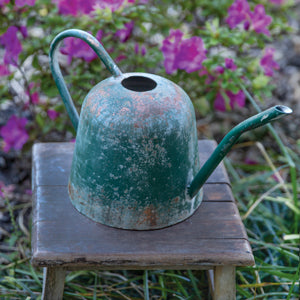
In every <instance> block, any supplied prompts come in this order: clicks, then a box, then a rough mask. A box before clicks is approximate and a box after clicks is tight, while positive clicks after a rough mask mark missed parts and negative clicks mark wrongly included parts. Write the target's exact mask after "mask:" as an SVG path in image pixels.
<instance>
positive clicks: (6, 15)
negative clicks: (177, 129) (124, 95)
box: [0, 0, 293, 151]
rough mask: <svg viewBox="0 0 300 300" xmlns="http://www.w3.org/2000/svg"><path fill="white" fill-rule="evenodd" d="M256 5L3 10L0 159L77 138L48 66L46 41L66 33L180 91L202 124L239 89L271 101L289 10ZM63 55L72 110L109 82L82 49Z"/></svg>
mask: <svg viewBox="0 0 300 300" xmlns="http://www.w3.org/2000/svg"><path fill="white" fill-rule="evenodd" d="M257 2H258V1H250V0H249V1H247V0H226V1H209V0H196V1H184V0H179V1H176V2H175V3H174V2H173V1H171V0H164V1H160V2H159V3H156V2H154V1H153V3H152V1H151V0H86V1H79V0H74V1H67V0H26V1H25V0H22V1H21V0H20V1H19V0H15V1H13V0H11V1H9V0H0V21H1V24H2V26H1V30H0V46H1V48H2V49H1V53H2V54H3V55H1V56H0V85H1V89H0V105H2V106H3V107H8V106H11V107H12V108H13V111H14V112H13V114H12V115H10V116H8V119H7V120H3V121H2V124H0V126H1V129H0V136H1V137H2V149H3V150H4V151H10V150H12V149H14V150H21V149H22V148H23V146H24V145H30V143H32V142H33V141H34V140H37V139H38V140H43V139H44V138H45V135H47V134H48V133H49V132H53V131H60V132H62V133H63V132H65V131H71V132H73V133H74V131H73V129H72V127H71V123H70V122H69V118H68V117H67V115H66V112H65V109H64V107H63V104H62V102H61V100H60V98H59V96H58V92H57V89H56V86H55V84H54V81H53V80H52V76H51V74H50V70H49V63H48V58H47V55H48V51H49V46H50V43H51V41H52V40H53V38H54V37H55V36H56V35H57V34H58V33H59V32H61V31H63V30H65V29H68V28H79V29H82V30H85V31H88V32H90V33H91V34H93V35H94V36H96V37H97V39H98V40H99V41H101V43H103V45H104V47H105V48H106V50H107V51H108V52H109V53H110V55H111V56H112V58H113V59H114V60H115V61H116V62H117V63H118V65H119V67H120V69H121V70H122V71H123V72H130V71H146V72H151V73H156V74H159V75H162V76H164V77H168V78H169V79H171V80H173V81H174V82H176V83H178V84H179V85H180V86H182V87H183V88H184V89H185V90H186V91H187V93H188V94H189V95H190V97H191V99H192V100H193V102H194V104H195V107H196V109H198V112H199V113H200V114H201V113H202V114H204V113H207V112H208V110H209V109H210V110H220V111H225V110H228V109H237V108H239V107H244V106H245V102H246V101H245V95H244V93H243V91H242V90H241V88H240V85H241V84H243V85H244V86H246V87H248V88H249V89H251V90H252V92H254V93H255V94H256V96H257V97H259V98H260V99H263V98H264V97H268V96H270V95H271V91H272V85H271V84H270V80H271V77H272V76H273V75H274V72H276V70H278V69H279V65H278V63H277V62H276V60H275V50H274V49H273V48H272V47H270V46H269V44H270V43H271V42H272V39H274V38H277V37H278V36H280V35H281V34H282V33H284V32H286V31H287V30H289V27H288V25H287V23H286V20H285V19H284V15H283V13H282V12H283V11H287V10H288V9H290V8H291V7H292V5H293V3H292V1H290V0H265V1H262V2H261V3H257ZM253 49H255V51H256V52H255V53H259V54H258V55H253V54H252V53H253V51H252V50H253ZM60 52H61V60H62V61H61V68H62V70H63V73H64V74H65V79H66V81H67V82H68V84H69V85H70V92H71V94H72V96H73V99H74V102H75V103H76V104H77V105H78V107H79V106H80V104H81V103H82V101H83V99H84V97H85V95H86V93H87V92H88V91H89V90H90V88H91V87H92V86H93V85H94V84H96V83H97V82H99V81H101V80H102V79H104V78H106V77H108V76H110V74H109V73H108V71H107V70H105V68H104V67H103V65H102V64H101V63H100V62H94V60H95V59H96V55H95V53H94V52H93V50H92V49H90V48H89V47H88V46H87V45H86V44H85V43H84V42H83V41H81V40H78V39H74V38H67V39H65V40H64V44H63V46H62V47H61V49H60ZM207 104H209V105H207ZM70 138H71V137H70Z"/></svg>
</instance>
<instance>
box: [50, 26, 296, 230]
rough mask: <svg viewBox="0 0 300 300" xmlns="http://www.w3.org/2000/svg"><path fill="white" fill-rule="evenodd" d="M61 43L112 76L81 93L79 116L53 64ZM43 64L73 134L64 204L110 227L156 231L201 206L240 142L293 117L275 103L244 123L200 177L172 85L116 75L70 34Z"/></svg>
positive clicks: (191, 123) (191, 119)
mask: <svg viewBox="0 0 300 300" xmlns="http://www.w3.org/2000/svg"><path fill="white" fill-rule="evenodd" d="M66 37H77V38H80V39H82V40H83V41H85V42H86V43H87V44H88V45H89V46H90V47H91V48H92V49H93V50H94V51H95V52H96V54H97V55H98V56H99V58H100V59H101V60H102V62H103V63H104V65H105V66H106V68H107V69H108V70H109V71H110V73H111V74H112V76H111V77H109V78H107V79H105V80H103V81H101V82H100V83H98V84H97V85H96V86H94V87H93V88H92V89H91V91H90V92H89V93H88V94H87V96H86V97H85V99H84V102H83V105H82V108H81V113H80V117H79V116H78V113H77V111H76V109H75V106H74V104H73V101H72V99H71V96H70V94H69V92H68V89H67V87H66V84H65V82H64V79H63V77H62V74H61V71H60V68H59V65H58V58H57V49H58V46H59V44H60V42H61V40H63V39H64V38H66ZM50 66H51V71H52V74H53V77H54V80H55V82H56V85H57V87H58V90H59V92H60V95H61V97H62V99H63V102H64V104H65V106H66V109H67V112H68V114H69V116H70V118H71V121H72V123H73V126H74V128H75V129H76V131H77V136H76V144H75V150H74V156H73V161H72V167H71V175H70V179H69V196H70V199H71V201H72V203H73V205H74V206H75V208H76V209H77V210H78V211H79V212H81V213H82V214H84V215H85V216H87V217H89V218H91V219H92V220H94V221H97V222H100V223H102V224H106V225H109V226H113V227H117V228H123V229H136V230H148V229H157V228H163V227H166V226H169V225H172V224H175V223H178V222H180V221H182V220H184V219H186V218H188V217H189V216H191V215H192V214H193V213H194V212H195V210H196V209H197V208H198V207H199V205H200V203H201V201H202V189H201V187H202V186H203V184H204V182H205V181H206V180H207V178H208V177H209V176H210V174H211V173H212V172H213V170H214V169H215V168H216V166H217V165H218V164H219V163H220V161H221V160H222V159H223V158H224V156H225V155H226V154H227V153H228V151H229V150H230V149H231V147H232V146H233V145H234V144H235V142H236V141H237V139H238V138H239V136H240V135H241V134H242V133H243V132H245V131H248V130H250V129H254V128H257V127H259V126H262V125H265V124H266V123H268V122H270V121H272V120H275V119H278V118H280V117H282V116H284V115H287V114H290V113H291V112H292V110H291V109H290V108H288V107H286V106H280V105H277V106H275V107H272V108H270V109H268V110H266V111H264V112H262V113H259V114H257V115H255V116H253V117H251V118H249V119H247V120H245V121H243V122H242V123H240V124H239V125H237V126H236V127H234V128H233V129H232V130H231V131H230V132H229V133H228V134H227V135H226V136H225V137H224V139H223V140H222V141H221V143H220V144H219V146H218V147H217V148H216V150H215V151H214V152H213V154H212V155H211V157H210V158H209V159H208V161H207V162H206V163H205V164H204V166H203V167H202V168H201V170H200V171H199V169H200V167H199V157H198V143H197V131H196V119H195V112H194V108H193V105H192V102H191V101H190V99H189V97H188V96H187V94H186V93H185V92H184V91H183V90H182V89H181V88H180V87H179V86H177V85H176V84H175V83H173V82H171V81H169V80H168V79H165V78H162V77H160V76H157V75H153V74H147V73H126V74H123V73H121V71H120V70H119V68H118V67H117V66H116V64H115V63H114V62H113V60H112V59H111V57H110V56H109V55H108V53H107V52H106V51H105V49H104V48H103V47H102V45H101V44H100V43H99V41H98V40H97V39H96V38H94V37H93V36H91V35H90V34H89V33H86V32H84V31H81V30H76V29H70V30H66V31H63V32H62V33H60V34H59V35H57V36H56V37H55V39H54V40H53V42H52V44H51V49H50Z"/></svg>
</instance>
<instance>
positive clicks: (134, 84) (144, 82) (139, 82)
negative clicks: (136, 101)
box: [121, 76, 157, 92]
mask: <svg viewBox="0 0 300 300" xmlns="http://www.w3.org/2000/svg"><path fill="white" fill-rule="evenodd" d="M121 84H122V85H123V87H124V88H126V89H128V90H131V91H134V92H147V91H151V90H153V89H155V88H156V86H157V83H156V82H155V81H154V80H153V79H151V78H148V77H145V76H130V77H127V78H125V79H123V80H122V82H121Z"/></svg>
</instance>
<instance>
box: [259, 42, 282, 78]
mask: <svg viewBox="0 0 300 300" xmlns="http://www.w3.org/2000/svg"><path fill="white" fill-rule="evenodd" d="M274 52H275V49H274V48H266V49H265V53H264V55H263V57H262V58H261V60H260V65H261V67H262V68H263V70H264V74H265V75H266V76H269V77H271V76H273V73H274V72H273V70H278V69H279V65H278V63H277V62H276V61H274V59H273V57H274Z"/></svg>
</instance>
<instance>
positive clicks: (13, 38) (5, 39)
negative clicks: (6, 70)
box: [0, 26, 22, 66]
mask: <svg viewBox="0 0 300 300" xmlns="http://www.w3.org/2000/svg"><path fill="white" fill-rule="evenodd" d="M17 32H18V28H17V27H16V26H10V27H9V28H8V29H7V31H6V32H5V33H4V34H2V35H1V36H0V43H1V44H2V45H3V46H4V47H5V54H4V63H5V64H11V65H14V66H16V65H17V62H18V58H19V54H20V53H21V52H22V45H21V43H20V41H19V39H18V37H17Z"/></svg>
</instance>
